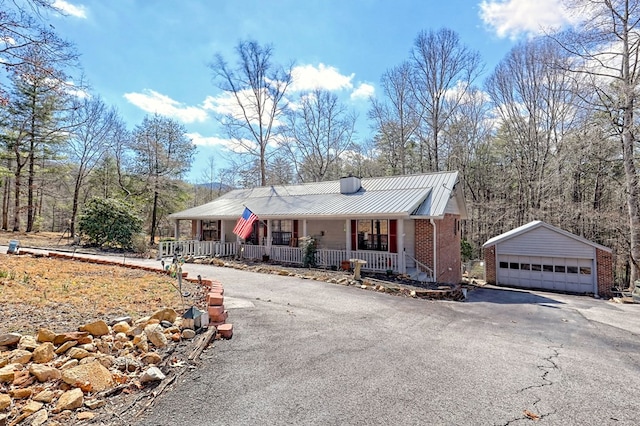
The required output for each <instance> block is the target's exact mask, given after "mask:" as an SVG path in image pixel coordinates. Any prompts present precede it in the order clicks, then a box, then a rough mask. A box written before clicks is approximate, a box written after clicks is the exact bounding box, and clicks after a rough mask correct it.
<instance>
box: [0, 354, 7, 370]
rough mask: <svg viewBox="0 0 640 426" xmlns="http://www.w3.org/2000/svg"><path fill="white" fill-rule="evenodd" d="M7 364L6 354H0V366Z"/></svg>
mask: <svg viewBox="0 0 640 426" xmlns="http://www.w3.org/2000/svg"><path fill="white" fill-rule="evenodd" d="M7 364H9V357H8V356H7V355H0V368H2V367H4V366H5V365H7Z"/></svg>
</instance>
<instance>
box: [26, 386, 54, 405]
mask: <svg viewBox="0 0 640 426" xmlns="http://www.w3.org/2000/svg"><path fill="white" fill-rule="evenodd" d="M55 397H56V394H55V392H54V391H52V390H49V389H45V390H43V391H42V392H39V393H37V394H36V395H35V396H34V397H33V398H32V399H33V400H34V401H39V402H44V403H45V404H48V403H50V402H51V401H53V400H54V398H55Z"/></svg>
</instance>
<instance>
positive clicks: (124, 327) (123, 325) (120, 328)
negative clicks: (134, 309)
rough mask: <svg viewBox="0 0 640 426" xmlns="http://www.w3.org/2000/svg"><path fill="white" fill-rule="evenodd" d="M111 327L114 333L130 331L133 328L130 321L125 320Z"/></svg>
mask: <svg viewBox="0 0 640 426" xmlns="http://www.w3.org/2000/svg"><path fill="white" fill-rule="evenodd" d="M111 329H112V330H113V332H114V333H125V334H127V333H129V331H130V330H131V326H130V325H129V323H128V322H125V321H121V322H117V323H115V324H114V325H113V327H111Z"/></svg>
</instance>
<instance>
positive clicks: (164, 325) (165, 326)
mask: <svg viewBox="0 0 640 426" xmlns="http://www.w3.org/2000/svg"><path fill="white" fill-rule="evenodd" d="M160 325H161V326H163V327H164V328H169V327H173V323H172V322H169V321H160Z"/></svg>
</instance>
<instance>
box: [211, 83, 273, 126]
mask: <svg viewBox="0 0 640 426" xmlns="http://www.w3.org/2000/svg"><path fill="white" fill-rule="evenodd" d="M237 96H238V98H239V99H240V101H241V102H242V104H243V105H244V110H243V109H242V108H241V107H240V105H239V104H238V100H237V99H236V96H235V95H234V94H233V93H231V92H223V93H221V94H220V95H218V96H207V98H206V99H205V100H204V102H203V103H202V108H203V109H205V110H209V111H213V112H215V113H216V114H220V115H228V116H231V117H233V118H234V119H236V120H240V121H244V120H245V115H246V117H247V118H248V119H249V121H250V122H251V124H258V121H259V120H258V111H257V110H256V108H255V106H254V105H255V104H256V101H255V96H254V94H253V91H251V90H248V89H247V90H242V91H240V92H238V93H237ZM272 108H273V102H272V101H271V99H267V100H266V101H265V103H264V110H263V115H262V123H263V124H264V125H267V124H268V123H269V120H270V119H271V115H270V111H271V109H272ZM279 124H280V123H279V122H278V121H277V120H275V121H274V122H273V125H274V126H277V125H279Z"/></svg>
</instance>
